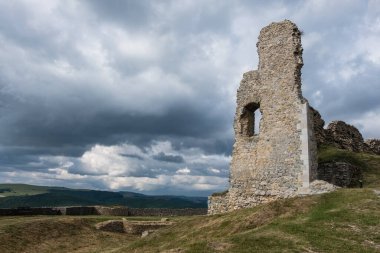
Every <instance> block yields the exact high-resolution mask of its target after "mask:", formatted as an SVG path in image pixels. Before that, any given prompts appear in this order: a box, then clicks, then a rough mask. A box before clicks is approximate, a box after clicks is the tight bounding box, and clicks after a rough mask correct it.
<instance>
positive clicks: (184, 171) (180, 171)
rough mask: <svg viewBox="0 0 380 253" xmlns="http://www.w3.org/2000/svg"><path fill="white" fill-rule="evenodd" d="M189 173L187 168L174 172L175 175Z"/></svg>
mask: <svg viewBox="0 0 380 253" xmlns="http://www.w3.org/2000/svg"><path fill="white" fill-rule="evenodd" d="M190 172H191V170H189V168H187V167H185V168H182V169H179V170H177V171H176V173H177V174H190Z"/></svg>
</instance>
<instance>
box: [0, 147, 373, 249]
mask: <svg viewBox="0 0 380 253" xmlns="http://www.w3.org/2000/svg"><path fill="white" fill-rule="evenodd" d="M320 154H321V155H320V159H321V160H323V161H327V160H335V161H343V160H345V161H348V160H347V159H351V162H352V161H353V160H355V161H356V162H359V163H361V164H362V165H363V166H364V167H363V168H364V186H365V187H366V188H363V189H339V190H338V191H335V192H332V193H328V194H322V195H315V196H307V197H297V198H292V199H286V200H278V201H275V202H272V203H269V204H265V205H260V206H258V207H254V208H249V209H243V210H237V211H234V212H231V213H228V214H221V215H213V216H193V217H176V218H170V219H171V220H173V221H175V224H174V225H172V226H170V227H166V228H162V229H160V230H158V231H156V232H154V233H153V234H151V235H149V236H148V237H145V238H140V237H138V236H132V235H127V234H117V233H109V232H102V231H97V230H95V228H94V224H95V223H96V222H99V221H101V220H105V219H111V218H114V219H120V218H117V217H99V216H91V217H65V216H61V217H48V216H37V217H0V242H2V243H1V244H0V252H310V253H313V252H338V253H339V252H380V156H375V155H369V154H355V153H351V152H348V151H342V150H337V149H333V148H329V147H324V148H322V149H321V150H320ZM127 218H128V219H132V218H133V217H127ZM139 219H144V218H141V217H139ZM146 219H154V218H152V217H147V218H146Z"/></svg>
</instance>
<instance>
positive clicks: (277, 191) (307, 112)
mask: <svg viewBox="0 0 380 253" xmlns="http://www.w3.org/2000/svg"><path fill="white" fill-rule="evenodd" d="M257 49H258V54H259V66H258V70H253V71H249V72H247V73H244V75H243V80H242V81H241V83H240V87H239V89H238V91H237V108H236V114H235V120H234V131H235V144H234V147H233V153H232V161H231V165H230V188H229V189H228V191H226V192H224V193H221V194H214V195H213V196H211V197H209V209H208V213H209V214H216V213H223V212H228V211H232V210H235V209H240V208H245V207H252V206H255V205H258V204H261V203H266V202H269V201H273V200H275V199H279V198H287V197H292V196H297V195H305V194H313V193H319V192H327V191H331V190H334V189H335V186H333V185H331V184H329V183H327V182H324V181H319V180H316V179H317V174H318V170H317V169H318V163H317V144H319V142H320V141H322V140H323V138H325V141H326V142H327V141H331V140H329V139H328V138H327V137H326V136H327V135H328V134H326V132H325V130H324V129H323V124H324V121H323V120H322V119H321V118H320V115H319V113H318V112H317V111H315V110H314V109H313V108H311V107H310V106H309V104H308V101H307V100H306V99H305V98H304V97H303V96H302V91H301V68H302V66H303V61H302V50H303V49H302V45H301V32H300V30H299V29H298V28H297V26H296V25H295V24H294V23H292V22H291V21H289V20H285V21H283V22H279V23H272V24H270V25H268V26H266V27H264V28H263V29H262V30H261V32H260V35H259V42H258V43H257ZM258 113H260V114H261V119H260V122H256V124H257V123H258V125H259V131H257V130H256V129H255V119H257V117H256V115H257V114H258ZM318 115H319V118H318ZM318 120H319V121H318ZM321 121H323V124H322V129H319V128H318V131H317V130H315V129H314V124H319V125H318V126H320V125H321ZM350 131H351V130H350ZM330 132H331V133H332V132H334V131H330ZM359 134H360V133H359ZM321 136H322V137H321ZM328 136H332V134H330V135H328ZM316 138H318V140H317V139H316ZM330 139H331V138H330ZM361 141H362V142H363V140H361Z"/></svg>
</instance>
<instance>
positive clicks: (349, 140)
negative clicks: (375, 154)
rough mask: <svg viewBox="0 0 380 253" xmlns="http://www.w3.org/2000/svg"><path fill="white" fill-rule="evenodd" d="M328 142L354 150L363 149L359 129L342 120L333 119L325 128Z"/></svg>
mask: <svg viewBox="0 0 380 253" xmlns="http://www.w3.org/2000/svg"><path fill="white" fill-rule="evenodd" d="M326 136H327V142H328V144H331V145H333V146H335V147H337V148H341V149H346V150H350V151H354V152H362V151H364V150H365V145H364V140H363V136H362V134H361V133H360V132H359V130H358V129H357V128H356V127H354V126H352V125H349V124H347V123H345V122H343V121H333V122H331V123H330V124H329V125H328V126H327V129H326Z"/></svg>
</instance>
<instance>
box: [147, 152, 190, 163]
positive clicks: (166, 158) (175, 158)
mask: <svg viewBox="0 0 380 253" xmlns="http://www.w3.org/2000/svg"><path fill="white" fill-rule="evenodd" d="M153 159H155V160H157V161H163V162H169V163H184V162H185V159H183V157H182V156H180V155H166V154H165V153H164V152H160V153H158V154H157V155H154V156H153Z"/></svg>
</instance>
